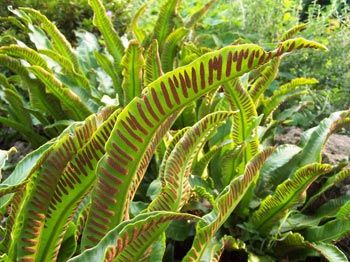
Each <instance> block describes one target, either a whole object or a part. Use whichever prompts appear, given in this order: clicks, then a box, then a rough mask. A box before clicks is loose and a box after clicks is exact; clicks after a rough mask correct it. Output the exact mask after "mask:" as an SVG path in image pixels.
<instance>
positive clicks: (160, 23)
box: [153, 0, 181, 50]
mask: <svg viewBox="0 0 350 262" xmlns="http://www.w3.org/2000/svg"><path fill="white" fill-rule="evenodd" d="M180 1H181V0H167V1H166V2H164V4H163V5H162V6H161V8H160V12H159V15H158V19H157V21H156V24H155V26H154V35H153V38H154V39H157V41H158V44H159V48H160V50H162V49H163V45H164V42H165V39H166V38H167V36H168V35H169V34H170V33H171V32H172V31H173V29H174V27H175V23H174V22H175V21H174V18H175V16H176V11H177V7H178V5H179V3H180Z"/></svg>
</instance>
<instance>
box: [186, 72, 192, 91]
mask: <svg viewBox="0 0 350 262" xmlns="http://www.w3.org/2000/svg"><path fill="white" fill-rule="evenodd" d="M184 75H185V81H186V85H187V88H191V79H190V76H189V75H188V73H187V71H186V70H185V71H184Z"/></svg>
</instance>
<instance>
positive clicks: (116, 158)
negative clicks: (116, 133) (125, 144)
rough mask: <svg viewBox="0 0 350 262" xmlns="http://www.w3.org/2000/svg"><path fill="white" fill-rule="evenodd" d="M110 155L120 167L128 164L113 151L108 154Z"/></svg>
mask: <svg viewBox="0 0 350 262" xmlns="http://www.w3.org/2000/svg"><path fill="white" fill-rule="evenodd" d="M110 154H111V156H112V157H113V158H115V160H116V161H118V162H120V163H121V164H122V165H124V166H126V165H127V164H128V161H126V160H125V159H123V158H121V157H120V156H119V155H118V154H116V153H114V151H113V150H112V151H111V152H110Z"/></svg>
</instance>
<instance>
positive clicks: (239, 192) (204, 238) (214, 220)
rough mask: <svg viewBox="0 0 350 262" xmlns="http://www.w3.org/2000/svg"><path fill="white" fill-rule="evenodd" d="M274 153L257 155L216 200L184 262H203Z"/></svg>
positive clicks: (271, 150) (199, 227) (200, 223)
mask: <svg viewBox="0 0 350 262" xmlns="http://www.w3.org/2000/svg"><path fill="white" fill-rule="evenodd" d="M273 151H274V149H273V148H268V149H266V150H264V151H262V152H261V153H259V154H258V155H256V156H255V157H254V158H253V159H252V160H251V161H250V162H249V164H248V165H247V167H246V170H245V172H244V174H243V175H241V176H239V177H237V178H235V179H233V180H232V181H231V183H230V184H229V185H228V186H227V187H225V189H224V190H223V191H222V192H221V193H220V195H219V196H218V197H217V199H216V203H217V205H216V208H214V209H213V210H212V211H211V212H210V213H209V214H207V215H205V216H204V217H203V221H200V222H199V223H198V224H197V226H196V235H195V238H194V240H193V244H192V247H191V249H190V251H189V252H188V253H187V254H186V256H185V258H184V259H183V261H184V262H187V261H201V258H202V256H203V252H204V250H205V248H206V246H207V245H208V243H209V241H210V240H211V239H212V237H214V235H215V234H216V232H217V231H218V229H219V228H220V227H221V225H222V224H223V223H224V222H225V221H226V219H227V218H228V217H229V216H230V214H231V213H232V211H233V210H234V209H235V208H236V206H237V205H238V203H239V201H240V200H241V199H242V197H243V196H244V194H245V193H246V192H247V190H248V188H249V186H250V185H251V183H252V182H253V181H254V180H255V179H256V176H257V175H258V173H259V169H260V168H261V166H262V164H263V163H264V162H265V160H266V159H267V158H268V157H269V156H270V155H271V154H272V152H273Z"/></svg>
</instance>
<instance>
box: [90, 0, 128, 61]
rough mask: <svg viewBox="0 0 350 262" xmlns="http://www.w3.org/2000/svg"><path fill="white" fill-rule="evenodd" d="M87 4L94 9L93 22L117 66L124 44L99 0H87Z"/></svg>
mask: <svg viewBox="0 0 350 262" xmlns="http://www.w3.org/2000/svg"><path fill="white" fill-rule="evenodd" d="M88 2H89V5H90V6H91V7H92V9H93V11H94V18H93V23H94V25H95V26H96V27H97V28H98V30H99V31H100V32H101V34H102V36H103V38H104V40H105V44H106V47H107V50H108V52H109V53H110V54H111V55H112V57H113V59H114V64H115V66H116V67H119V64H120V61H121V59H122V57H123V53H124V46H123V44H122V41H121V40H120V38H119V36H118V33H117V32H116V31H115V29H114V28H113V24H112V22H111V20H110V18H109V17H108V16H107V13H106V9H105V8H104V6H103V4H102V1H101V0H89V1H88Z"/></svg>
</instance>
